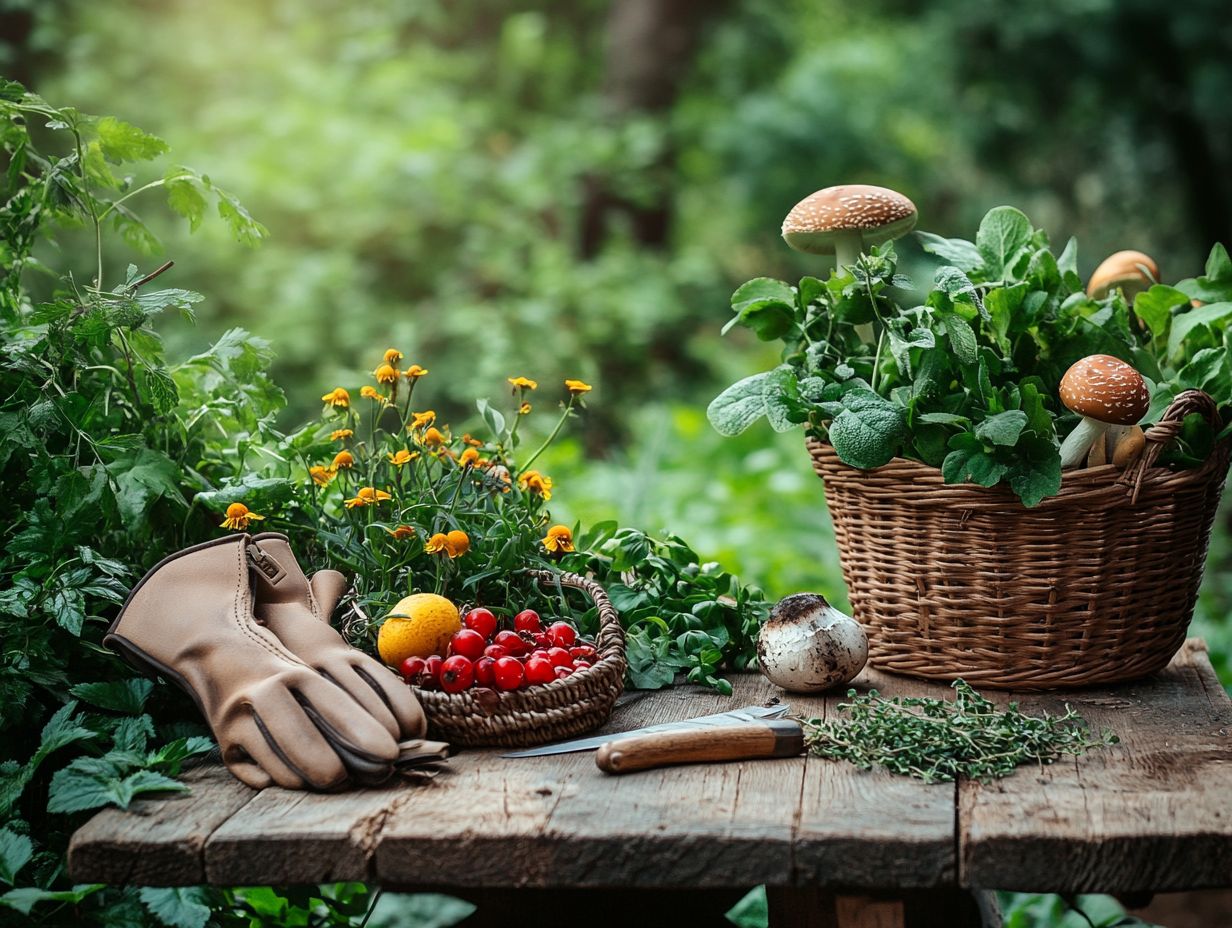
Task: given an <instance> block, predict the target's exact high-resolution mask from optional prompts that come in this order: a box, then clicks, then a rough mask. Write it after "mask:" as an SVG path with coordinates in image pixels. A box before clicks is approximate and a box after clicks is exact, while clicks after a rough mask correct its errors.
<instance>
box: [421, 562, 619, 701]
mask: <svg viewBox="0 0 1232 928" xmlns="http://www.w3.org/2000/svg"><path fill="white" fill-rule="evenodd" d="M525 573H526V574H527V575H528V576H531V577H534V578H535V579H536V580H538V581H539V582H540V583H541V584H544V585H549V584H550V585H556V584H559V585H560V586H567V587H571V588H572V589H576V590H581V591H582V592H583V593H586V594H587V595H588V596H589V597H590V598H591V600H592V601H593V602H594V604H595V606H596V608H597V609H598V610H599V631H598V633H597V634H596V636H595V647H596V650H597V652H598V655H599V656H598V659H597V660H596V661H595V662H594V664H592V665H591V666H590V667H587V668H585V669H583V670H580V671H574V672H573V673H572V674H570V675H569V676H567V677H565V678H563V679H560V680H553V681H552V682H551V683H542V684H538V685H536V686H533V687H528V688H527V689H521V690H497V689H495V688H493V687H475V688H473V689H470V690H466V691H464V692H461V693H445V692H441V691H440V690H425V689H422V688H421V687H418V686H416V687H412V690H413V691H414V693H415V695H416V697H418V699H419V700H420V701H421V702H422V703H424V704H425V706H426V707H429V708H430V707H436V708H444V707H446V706H448V707H449V708H451V709H454V710H457V709H466V710H469V712H470V713H471V714H473V715H475V716H476V717H477V718H481V719H482V718H491V717H493V716H499V715H511V714H515V713H523V712H534V711H536V710H537V709H540V708H543V709H546V708H551V707H552V706H553V705H559V704H561V703H566V704H567V703H570V702H575V701H576V699H575V698H574V696H573V694H574V693H576V694H579V695H584V694H587V693H588V692H589V691H590V690H591V689H592V688H593V687H594V686H595V685H596V684H599V683H601V682H602V681H603V680H605V679H609V678H612V677H615V678H616V679H617V680H618V681H620V685H621V686H622V687H623V681H624V675H625V670H626V666H627V662H626V660H625V635H624V629H623V627H622V626H621V624H620V614H619V612H617V610H616V607H615V606H613V605H612V602H611V600H610V599H609V598H608V595H607V591H606V590H605V589H604V588H603V586H602V585H601V584H599V583H598V582H597V581H595V580H592V579H591V578H589V577H583V576H582V575H581V574H576V573H571V572H569V571H554V570H539V569H528V570H526V571H525ZM605 611H607V612H608V613H610V618H605V616H604V612H605Z"/></svg>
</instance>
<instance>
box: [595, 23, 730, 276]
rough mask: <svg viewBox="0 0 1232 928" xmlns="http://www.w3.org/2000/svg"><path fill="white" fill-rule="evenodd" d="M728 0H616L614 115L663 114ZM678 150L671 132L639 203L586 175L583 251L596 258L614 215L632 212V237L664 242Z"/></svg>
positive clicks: (609, 96) (607, 60) (650, 243)
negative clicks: (648, 188) (646, 193)
mask: <svg viewBox="0 0 1232 928" xmlns="http://www.w3.org/2000/svg"><path fill="white" fill-rule="evenodd" d="M729 2H730V0H614V2H613V3H612V8H611V13H610V14H609V16H608V21H607V36H606V42H605V45H606V51H605V54H604V64H603V95H604V98H605V100H606V103H607V106H608V108H609V110H610V112H611V114H612V117H613V118H614V119H624V118H626V117H630V116H637V115H650V114H655V113H665V112H666V111H667V110H669V109H670V108H671V107H672V105H673V104H674V103H675V102H676V97H677V95H678V94H679V92H680V86H681V83H682V82H683V80H684V78H685V76H686V75H687V74H688V71H689V68H690V66H691V65H692V63H693V56H694V54H695V52H696V51H697V47H698V45H699V42H700V39H701V36H702V33H703V31H704V30H705V27H706V25H707V24H708V23H709V22H710V21H711V20H713V19H714V18H716V17H717V16H718V15H720V14H721V13H723V12H724V10H725V9H726V8H727V6H728V3H729ZM674 167H675V151H674V150H673V146H672V143H671V140H670V138H669V139H667V140H666V141H665V142H664V146H663V150H662V151H661V153H660V156H659V159H658V161H657V162H656V163H655V164H654V165H653V166H652V168H651V171H652V173H653V175H654V176H653V177H652V178H651V180H652V183H651V188H652V190H653V191H654V193H653V196H652V197H649V198H641V199H639V200H638V201H636V202H635V201H633V200H631V199H629V198H628V197H626V196H625V195H624V194H623V193H622V192H621V191H620V190H617V189H615V186H614V185H613V184H612V183H611V181H610V179H609V178H606V177H598V176H592V177H589V178H587V179H586V196H585V202H584V206H583V210H582V220H581V230H580V232H581V234H580V244H579V250H580V252H581V255H582V257H583V258H591V257H593V256H594V255H595V254H596V253H597V252H598V251H599V249H600V248H601V247H602V245H603V241H604V239H605V238H606V237H607V233H608V226H609V223H610V221H611V219H612V217H613V216H614V215H624V216H626V217H628V220H629V223H630V226H631V228H632V231H633V235H634V238H635V239H636V241H637V242H639V243H640V244H642V245H645V246H646V247H648V248H663V247H664V246H666V244H667V241H668V237H669V233H670V227H671V214H672V202H671V201H672V186H673V185H672V175H673V171H674Z"/></svg>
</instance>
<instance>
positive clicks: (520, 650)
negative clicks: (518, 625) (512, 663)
mask: <svg viewBox="0 0 1232 928" xmlns="http://www.w3.org/2000/svg"><path fill="white" fill-rule="evenodd" d="M492 643H493V644H498V645H500V646H501V647H502V648H504V649H505V650H506V651H508V652H509V653H510V654H512V655H514V656H515V657H516V656H517V655H519V654H525V653H527V652H528V651H530V645H528V644H527V643H526V642H525V641H523V640H522V636H521V635H519V634H518V633H517V632H511V631H503V632H497V633H496V637H495V638H493V639H492Z"/></svg>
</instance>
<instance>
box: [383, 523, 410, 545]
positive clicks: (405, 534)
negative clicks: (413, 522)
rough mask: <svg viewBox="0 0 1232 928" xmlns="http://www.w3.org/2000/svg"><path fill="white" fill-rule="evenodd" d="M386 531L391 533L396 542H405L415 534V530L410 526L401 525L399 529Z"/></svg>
mask: <svg viewBox="0 0 1232 928" xmlns="http://www.w3.org/2000/svg"><path fill="white" fill-rule="evenodd" d="M385 531H387V532H389V534H390V535H391V536H393V538H394V540H395V541H405V540H406V539H407V538H410V537H411V536H412V535H414V534H415V529H414V528H413V527H412V526H410V525H399V526H398V527H397V528H387V529H385Z"/></svg>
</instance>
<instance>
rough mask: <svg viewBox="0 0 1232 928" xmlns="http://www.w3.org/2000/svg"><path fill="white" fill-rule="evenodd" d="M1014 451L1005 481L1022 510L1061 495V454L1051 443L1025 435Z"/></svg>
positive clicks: (1047, 440)
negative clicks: (1050, 497)
mask: <svg viewBox="0 0 1232 928" xmlns="http://www.w3.org/2000/svg"><path fill="white" fill-rule="evenodd" d="M1014 450H1015V452H1016V455H1017V457H1016V460H1015V461H1014V463H1013V464H1012V465H1011V466H1010V469H1009V473H1008V477H1007V479H1008V480H1009V484H1010V489H1011V490H1013V491H1014V492H1015V493H1016V494H1018V497H1019V499H1021V500H1022V503H1023V505H1024V506H1027V507H1028V508H1030V507H1032V506H1038V505H1039V503H1040V500H1042V499H1045V498H1046V497H1049V496H1056V495H1057V493H1059V492H1061V453H1060V451H1059V450H1058V448H1057V445H1056V443H1055V442H1054V441H1052V440H1051V439H1048V438H1042V437H1040V436H1037V435H1034V434H1030V433H1028V434H1025V435H1023V438H1022V440H1021V441H1020V442H1019V443H1018V445H1017V447H1016V448H1015V449H1014Z"/></svg>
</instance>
